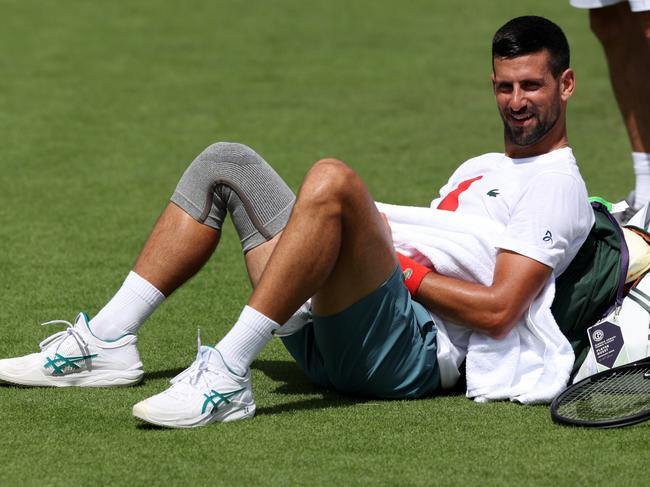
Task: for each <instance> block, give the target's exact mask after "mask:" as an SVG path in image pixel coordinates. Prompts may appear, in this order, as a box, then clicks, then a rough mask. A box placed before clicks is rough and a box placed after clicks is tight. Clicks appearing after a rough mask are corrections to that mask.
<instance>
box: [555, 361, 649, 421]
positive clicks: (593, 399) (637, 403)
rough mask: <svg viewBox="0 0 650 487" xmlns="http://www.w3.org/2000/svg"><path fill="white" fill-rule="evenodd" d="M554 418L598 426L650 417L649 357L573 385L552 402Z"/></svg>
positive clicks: (642, 419)
mask: <svg viewBox="0 0 650 487" xmlns="http://www.w3.org/2000/svg"><path fill="white" fill-rule="evenodd" d="M551 418H553V421H554V422H556V423H559V424H564V425H572V426H591V427H596V428H614V427H617V426H628V425H631V424H636V423H640V422H642V421H645V420H647V419H650V357H647V358H644V359H643V360H639V361H637V362H633V363H631V364H627V365H622V366H620V367H614V368H613V369H609V370H605V371H603V372H599V373H598V374H595V375H592V376H591V377H587V378H586V379H583V380H581V381H580V382H577V383H575V384H573V385H570V386H569V387H567V388H566V389H565V390H564V391H563V392H561V393H560V394H559V395H558V396H557V397H556V398H555V399H554V400H553V402H552V403H551Z"/></svg>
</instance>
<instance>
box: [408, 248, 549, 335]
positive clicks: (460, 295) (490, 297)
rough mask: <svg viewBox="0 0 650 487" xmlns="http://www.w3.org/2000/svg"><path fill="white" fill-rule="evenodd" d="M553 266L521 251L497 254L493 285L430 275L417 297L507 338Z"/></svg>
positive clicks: (451, 316) (466, 322) (442, 312)
mask: <svg viewBox="0 0 650 487" xmlns="http://www.w3.org/2000/svg"><path fill="white" fill-rule="evenodd" d="M551 271H552V269H551V268H550V267H548V266H546V265H544V264H542V263H541V262H538V261H536V260H533V259H531V258H529V257H525V256H523V255H521V254H517V253H514V252H510V251H506V250H502V251H501V252H499V254H498V255H497V259H496V265H495V268H494V279H493V283H492V285H491V286H484V285H482V284H476V283H471V282H466V281H463V280H461V279H456V278H453V277H447V276H443V275H441V274H438V273H437V272H435V271H434V272H431V273H429V274H427V275H426V276H425V277H424V279H423V280H422V283H421V284H420V287H419V288H418V290H417V294H416V299H417V300H418V301H419V302H421V303H422V304H423V305H425V306H426V307H427V308H429V309H431V311H433V312H435V313H436V314H438V315H440V316H441V317H442V318H446V319H449V320H452V321H455V322H457V323H459V324H464V325H467V326H468V327H470V328H473V329H475V330H478V331H481V332H483V333H485V334H487V335H489V336H491V337H493V338H503V337H505V336H506V335H507V334H508V332H509V331H510V330H511V329H512V327H513V326H514V325H515V324H516V323H517V321H519V319H520V318H521V317H522V316H523V314H524V313H525V312H526V310H527V309H528V307H529V306H530V304H531V303H532V302H533V300H534V299H535V297H536V296H537V294H538V293H539V292H540V291H541V289H542V288H543V287H544V284H545V283H546V281H547V279H548V278H549V276H550V275H551Z"/></svg>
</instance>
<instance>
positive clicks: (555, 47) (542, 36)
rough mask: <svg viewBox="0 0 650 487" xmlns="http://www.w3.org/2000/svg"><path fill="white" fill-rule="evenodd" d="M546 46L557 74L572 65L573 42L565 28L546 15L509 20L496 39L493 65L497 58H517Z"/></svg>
mask: <svg viewBox="0 0 650 487" xmlns="http://www.w3.org/2000/svg"><path fill="white" fill-rule="evenodd" d="M544 49H546V50H547V51H548V52H549V54H550V69H551V73H552V74H553V77H555V78H557V77H558V76H559V75H560V74H561V73H562V72H564V70H566V69H568V68H569V60H570V54H569V43H568V41H567V39H566V36H565V35H564V32H562V29H560V27H559V26H558V25H556V24H554V23H553V22H551V21H550V20H548V19H545V18H544V17H537V16H535V15H527V16H524V17H517V18H514V19H512V20H510V21H508V22H506V23H505V24H504V25H503V27H501V28H500V29H499V30H498V31H497V32H496V34H494V38H493V39H492V69H493V70H494V58H514V57H518V56H525V55H527V54H534V53H536V52H540V51H542V50H544Z"/></svg>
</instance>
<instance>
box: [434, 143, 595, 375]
mask: <svg viewBox="0 0 650 487" xmlns="http://www.w3.org/2000/svg"><path fill="white" fill-rule="evenodd" d="M431 206H432V207H433V208H438V209H446V210H449V211H456V212H458V213H467V214H471V215H476V216H480V217H484V218H488V219H490V220H493V221H494V222H495V232H499V233H498V234H497V235H496V236H495V237H496V239H495V241H496V247H497V248H500V249H505V250H510V251H512V252H516V253H518V254H521V255H525V256H527V257H530V258H531V259H534V260H536V261H538V262H541V263H542V264H545V265H547V266H549V267H551V268H552V269H553V273H552V278H555V277H557V276H559V275H560V274H561V273H562V272H564V270H565V269H566V268H567V266H568V265H569V263H570V262H571V260H572V259H573V258H574V257H575V255H576V253H577V252H578V250H579V249H580V246H581V245H582V243H583V242H584V241H585V239H586V238H587V235H588V234H589V231H590V229H591V227H592V226H593V223H594V215H593V211H592V209H591V205H590V204H589V201H588V194H587V189H586V187H585V183H584V181H583V179H582V177H581V176H580V171H579V170H578V166H577V164H576V160H575V158H574V157H573V152H572V151H571V149H570V148H568V147H567V148H563V149H558V150H555V151H553V152H550V153H548V154H543V155H541V156H537V157H529V158H525V159H512V158H510V157H507V156H506V155H504V154H498V153H490V154H484V155H482V156H479V157H475V158H473V159H470V160H468V161H466V162H464V163H463V164H462V165H461V166H460V167H459V168H458V169H457V170H456V171H455V172H454V174H453V175H452V176H451V178H450V179H449V181H448V182H447V184H446V185H445V186H443V187H442V189H441V190H440V197H439V198H436V199H435V200H433V201H432V203H431ZM439 321H440V320H436V323H437V324H438V325H439V326H438V337H439V338H438V344H439V347H438V361H439V364H440V368H441V376H442V378H443V386H444V385H445V383H446V382H447V385H451V384H449V380H444V379H445V375H446V372H445V369H448V368H449V366H451V365H453V366H454V367H452V369H457V367H458V366H459V365H460V363H461V362H462V360H463V359H464V357H465V353H466V351H467V341H468V340H469V334H470V333H471V330H469V329H468V328H467V327H461V326H458V325H455V324H453V323H448V322H446V320H442V321H443V323H439ZM456 373H457V371H456Z"/></svg>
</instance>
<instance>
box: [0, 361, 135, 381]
mask: <svg viewBox="0 0 650 487" xmlns="http://www.w3.org/2000/svg"><path fill="white" fill-rule="evenodd" d="M143 377H144V370H143V369H142V364H141V363H140V364H136V365H134V366H133V367H131V368H129V369H126V370H105V371H101V372H98V371H87V370H85V371H82V372H78V373H75V374H68V375H62V376H55V375H42V376H41V377H38V378H29V377H26V376H15V375H11V374H7V373H3V372H0V382H5V383H8V384H14V385H19V386H28V387H128V386H132V385H135V384H138V383H139V382H141V381H142V379H143Z"/></svg>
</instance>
